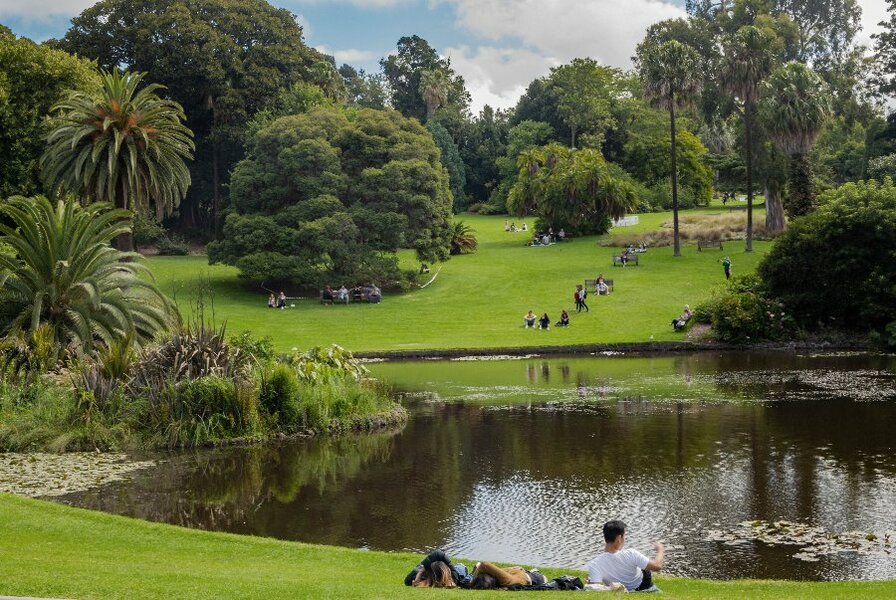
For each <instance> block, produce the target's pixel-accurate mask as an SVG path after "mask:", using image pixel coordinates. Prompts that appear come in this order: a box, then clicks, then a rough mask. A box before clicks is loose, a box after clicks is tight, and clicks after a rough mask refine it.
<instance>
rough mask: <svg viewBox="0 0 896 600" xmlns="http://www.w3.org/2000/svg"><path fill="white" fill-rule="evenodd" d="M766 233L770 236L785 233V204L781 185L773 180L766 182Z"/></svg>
mask: <svg viewBox="0 0 896 600" xmlns="http://www.w3.org/2000/svg"><path fill="white" fill-rule="evenodd" d="M765 231H766V233H769V234H775V233H781V232H782V231H784V202H783V200H782V199H781V184H780V182H778V181H777V180H773V179H769V180H768V181H766V182H765Z"/></svg>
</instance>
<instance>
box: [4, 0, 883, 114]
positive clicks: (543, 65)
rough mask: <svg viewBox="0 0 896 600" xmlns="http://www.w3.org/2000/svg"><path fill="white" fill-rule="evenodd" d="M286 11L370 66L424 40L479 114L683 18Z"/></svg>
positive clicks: (645, 9) (873, 19)
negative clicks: (576, 62)
mask: <svg viewBox="0 0 896 600" xmlns="http://www.w3.org/2000/svg"><path fill="white" fill-rule="evenodd" d="M270 1H271V4H274V5H275V6H280V7H283V8H286V9H288V10H290V11H291V12H292V13H293V14H295V15H296V18H297V20H298V21H299V23H301V25H302V26H303V29H304V33H305V41H306V43H307V44H308V45H310V46H313V47H315V48H317V49H319V50H321V51H323V52H326V53H327V54H332V55H333V56H335V58H336V61H337V63H339V64H342V63H349V64H351V65H353V66H355V67H360V68H363V69H365V70H367V71H371V72H372V71H377V70H378V69H379V66H378V62H379V59H380V58H381V57H382V56H384V55H386V54H388V53H389V52H392V51H394V49H395V44H396V42H397V41H398V39H399V38H400V37H402V36H404V35H413V34H417V35H419V36H421V37H423V38H425V39H426V40H427V41H429V43H430V44H431V45H432V46H433V47H434V48H436V50H437V51H438V52H439V53H440V54H441V55H443V56H446V57H449V58H450V59H451V64H452V67H453V68H454V69H455V71H457V72H458V73H459V74H461V75H462V76H463V77H464V79H465V80H466V82H467V87H468V89H469V90H470V93H471V95H472V98H473V103H472V107H471V108H472V110H473V112H474V114H477V113H478V112H479V110H480V109H481V108H482V107H483V106H484V105H485V104H490V105H491V106H492V107H494V108H509V107H511V106H513V105H515V104H516V101H517V99H518V98H519V97H520V95H521V94H522V93H523V91H524V90H525V88H526V86H527V85H528V84H529V82H530V81H532V80H533V79H535V78H536V77H542V76H544V75H546V74H547V73H548V71H549V70H550V68H551V67H553V66H557V65H561V64H563V63H566V62H568V61H570V60H571V59H573V58H576V57H584V56H590V57H592V58H594V59H596V60H598V61H599V62H601V63H604V64H608V65H611V66H615V67H621V68H630V67H631V56H632V54H633V53H634V49H635V45H636V44H637V43H638V42H639V41H640V40H641V38H642V37H643V35H644V31H645V29H646V28H647V26H648V25H650V24H652V23H655V22H656V21H660V20H663V19H669V18H675V17H679V16H683V15H684V8H683V5H684V0H270ZM93 3H94V0H45V2H35V1H34V0H0V23H2V24H3V25H6V26H7V27H9V28H10V29H12V30H13V32H15V33H16V34H17V35H22V36H26V37H29V38H31V39H33V40H35V41H43V40H46V39H49V38H54V37H61V36H62V35H64V34H65V31H66V30H67V29H68V27H69V20H70V19H71V18H72V17H73V16H75V15H77V14H78V13H79V12H81V11H82V10H84V9H85V8H87V7H88V6H91V5H92V4H93ZM859 4H860V5H861V7H862V11H863V17H862V21H863V25H864V30H863V33H862V34H861V36H860V38H861V39H860V42H862V43H865V44H869V43H870V37H869V36H870V34H871V33H872V32H873V31H876V30H877V29H878V27H877V24H878V23H879V22H880V21H882V20H884V18H885V17H886V0H859Z"/></svg>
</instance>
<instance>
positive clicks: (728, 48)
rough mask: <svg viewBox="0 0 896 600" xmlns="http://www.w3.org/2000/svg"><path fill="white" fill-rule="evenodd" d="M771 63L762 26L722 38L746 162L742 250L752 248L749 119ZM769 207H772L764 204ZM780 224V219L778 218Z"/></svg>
mask: <svg viewBox="0 0 896 600" xmlns="http://www.w3.org/2000/svg"><path fill="white" fill-rule="evenodd" d="M773 67H774V55H773V54H772V39H771V38H770V36H769V35H768V34H767V33H765V32H764V31H763V30H762V29H759V28H758V27H753V26H751V25H747V26H744V27H741V28H740V29H739V30H738V31H737V33H735V34H734V35H733V36H731V37H730V38H728V39H727V40H726V42H725V58H724V60H723V65H722V80H723V82H724V85H725V87H726V88H727V89H728V91H730V92H731V93H732V94H733V95H734V96H735V97H737V98H738V99H740V101H741V103H742V104H743V108H742V115H743V123H744V142H745V143H744V154H745V156H746V166H747V173H746V175H747V241H746V247H745V248H744V250H745V251H746V252H752V251H753V150H754V148H753V136H754V131H753V121H754V112H755V109H756V102H757V101H758V99H759V86H760V85H761V83H762V81H763V80H764V79H765V78H766V77H768V74H769V73H771V71H772V68H773ZM766 209H767V210H770V211H773V212H774V210H775V207H773V206H767V207H766ZM782 225H783V220H782Z"/></svg>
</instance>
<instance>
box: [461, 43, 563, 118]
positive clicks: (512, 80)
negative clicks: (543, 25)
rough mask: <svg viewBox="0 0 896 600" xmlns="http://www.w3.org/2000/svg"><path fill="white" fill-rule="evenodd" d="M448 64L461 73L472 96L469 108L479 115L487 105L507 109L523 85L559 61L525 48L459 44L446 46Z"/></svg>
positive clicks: (522, 89)
mask: <svg viewBox="0 0 896 600" xmlns="http://www.w3.org/2000/svg"><path fill="white" fill-rule="evenodd" d="M444 54H445V56H447V57H449V58H450V59H451V66H452V68H454V70H455V71H457V72H458V73H460V74H461V75H463V77H464V80H465V81H466V83H467V89H468V90H469V91H470V95H471V96H472V97H473V105H472V107H471V108H472V110H473V113H474V114H478V113H479V111H480V110H481V109H482V107H483V106H485V105H486V104H488V105H490V106H491V107H492V108H509V107H511V106H513V105H514V104H516V101H517V100H518V99H519V97H520V96H521V95H522V94H523V92H524V91H526V86H527V85H528V84H529V82H530V81H532V80H533V79H535V78H536V77H540V76H542V75H544V74H545V73H547V72H548V70H549V69H550V68H551V67H552V66H556V65H558V64H561V62H560V61H557V60H554V59H551V58H548V57H545V56H542V55H541V54H539V53H537V52H533V51H531V50H527V49H525V48H496V47H493V46H479V47H477V48H470V47H469V46H458V47H455V48H446V49H445V52H444Z"/></svg>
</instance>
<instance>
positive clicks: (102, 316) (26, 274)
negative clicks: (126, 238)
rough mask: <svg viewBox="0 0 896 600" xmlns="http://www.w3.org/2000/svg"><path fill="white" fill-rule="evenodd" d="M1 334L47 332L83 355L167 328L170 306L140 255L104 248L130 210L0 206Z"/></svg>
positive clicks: (41, 203) (19, 201)
mask: <svg viewBox="0 0 896 600" xmlns="http://www.w3.org/2000/svg"><path fill="white" fill-rule="evenodd" d="M0 215H2V216H3V219H2V220H0V245H3V246H4V247H7V248H9V249H10V250H11V252H3V253H0V272H2V276H0V332H2V334H3V335H7V336H8V335H11V334H16V333H17V332H20V331H30V332H36V331H38V330H43V331H48V332H49V333H50V337H51V338H52V339H53V340H54V342H55V343H56V344H58V345H59V347H61V348H65V349H70V350H72V351H73V353H75V354H81V353H90V352H92V351H93V350H94V349H95V348H96V347H105V348H108V347H110V346H112V345H113V344H114V343H115V342H117V341H120V340H123V339H131V340H133V341H134V342H135V343H136V344H142V343H145V342H148V341H150V340H152V339H153V338H155V336H156V335H157V334H158V333H160V332H163V331H166V330H168V329H169V328H170V327H171V325H172V324H173V320H174V318H175V316H174V315H175V314H176V311H174V309H173V305H172V303H171V301H170V300H168V299H167V298H166V297H165V296H164V295H163V294H162V293H161V292H160V291H159V289H158V288H157V287H156V286H155V285H154V284H153V282H152V278H151V274H150V273H149V271H148V269H147V268H146V267H145V266H144V265H143V264H142V263H141V262H139V261H138V259H139V255H137V254H134V253H126V252H120V251H118V250H116V249H114V248H112V247H111V246H110V245H109V243H110V241H111V240H112V239H113V238H115V237H116V236H119V235H121V234H122V233H125V232H127V231H129V230H130V216H131V213H130V212H128V211H125V210H120V209H113V208H112V207H111V206H109V205H108V204H105V203H97V204H92V205H90V206H87V207H82V206H81V205H80V204H79V203H78V202H77V201H76V200H74V199H72V198H69V199H67V200H64V201H63V200H60V201H58V202H56V203H55V204H54V203H52V202H50V201H49V200H47V199H46V198H45V197H36V198H22V197H15V198H12V199H10V200H9V201H7V202H6V203H4V204H2V205H0Z"/></svg>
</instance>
